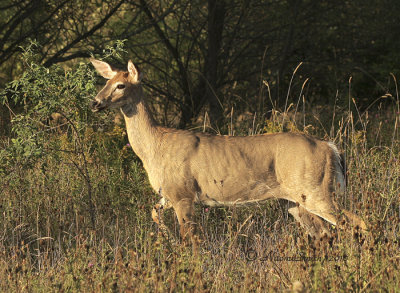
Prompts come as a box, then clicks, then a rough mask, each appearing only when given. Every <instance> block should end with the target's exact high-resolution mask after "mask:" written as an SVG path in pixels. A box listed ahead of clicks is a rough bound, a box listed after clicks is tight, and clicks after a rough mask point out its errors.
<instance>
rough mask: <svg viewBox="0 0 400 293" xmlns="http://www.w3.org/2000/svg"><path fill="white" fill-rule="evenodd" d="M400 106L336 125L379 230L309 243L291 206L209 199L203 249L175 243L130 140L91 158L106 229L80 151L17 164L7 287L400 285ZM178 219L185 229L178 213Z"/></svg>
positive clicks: (350, 200) (5, 205)
mask: <svg viewBox="0 0 400 293" xmlns="http://www.w3.org/2000/svg"><path fill="white" fill-rule="evenodd" d="M395 112H396V111H395ZM395 112H394V114H393V113H392V114H388V113H391V112H390V111H386V112H380V113H378V112H377V113H374V115H373V116H372V117H371V115H370V116H369V117H368V116H366V115H364V116H360V117H359V118H360V119H358V122H357V119H354V117H353V116H352V115H347V116H344V117H345V118H343V119H342V120H341V123H337V124H336V125H340V127H336V128H339V129H337V130H335V131H334V132H333V134H335V135H334V136H332V135H331V138H333V139H336V142H337V143H339V144H341V146H342V148H343V149H345V150H346V157H347V168H348V182H349V186H348V188H347V193H346V195H345V196H342V197H340V198H339V197H337V201H338V202H339V203H340V204H342V205H344V206H345V207H346V208H347V209H349V210H351V211H354V212H356V213H357V214H359V215H360V216H361V217H362V218H363V219H364V220H366V222H368V226H369V232H368V233H366V234H364V235H361V234H359V233H358V231H356V230H353V231H350V233H347V232H345V231H349V229H350V228H348V227H344V229H337V230H334V231H335V238H334V239H333V240H332V241H327V240H324V241H315V240H312V239H308V237H307V236H306V235H305V233H304V231H303V230H302V229H301V228H300V227H298V225H297V224H296V223H295V222H294V220H293V219H292V218H291V217H290V216H288V214H287V212H286V208H285V205H286V203H285V202H284V201H270V202H268V203H267V204H266V205H263V206H255V207H251V208H243V209H237V208H209V209H208V208H205V207H198V221H199V223H200V224H199V226H200V230H201V235H202V237H203V242H202V243H201V244H200V247H201V248H200V253H199V254H197V255H196V254H193V253H192V251H191V248H190V247H181V246H172V245H171V244H170V243H169V242H168V241H167V240H165V239H163V238H162V237H161V236H160V235H159V234H158V231H157V227H156V225H155V224H153V223H152V221H151V218H150V211H151V207H152V205H153V204H154V203H155V202H157V195H156V194H155V193H154V192H152V191H151V189H150V187H149V184H148V182H147V178H146V175H145V174H144V172H143V170H142V167H141V163H140V162H139V161H138V160H137V158H136V157H135V156H134V155H133V154H132V153H131V152H128V151H127V148H126V147H122V145H123V140H124V139H125V138H123V137H122V138H119V141H118V142H119V144H118V143H117V144H116V143H115V141H113V139H115V138H113V137H111V138H109V140H108V141H107V140H106V139H104V140H102V141H100V139H99V138H98V137H96V136H93V137H94V138H93V139H94V141H95V142H94V143H93V144H94V145H95V147H93V148H92V150H93V151H92V152H91V153H88V154H87V158H88V162H89V166H88V169H89V173H90V177H91V182H92V185H93V187H94V190H93V195H92V197H93V204H94V207H95V211H96V214H95V227H92V224H91V215H90V204H89V199H88V198H87V192H86V188H87V187H86V185H85V182H83V181H82V177H81V176H80V174H79V171H78V170H77V169H76V168H74V167H73V166H72V165H71V163H70V161H69V160H68V158H67V156H68V154H60V156H58V157H51V158H48V159H46V160H45V161H41V162H40V163H38V164H37V165H36V166H34V167H32V168H31V169H29V170H21V169H19V168H18V166H14V172H13V173H12V174H11V175H10V176H8V177H5V178H2V179H0V188H1V197H0V212H1V215H0V227H1V230H0V291H2V292H5V291H7V292H24V291H29V292H32V291H33V292H36V291H43V292H49V291H57V292H59V291H61V292H63V291H68V292H100V291H106V292H108V291H113V292H116V291H152V292H153V291H156V292H157V291H205V292H208V291H212V292H226V291H235V292H236V291H244V292H253V291H258V292H263V291H265V290H269V291H271V290H278V291H284V290H287V291H288V292H289V291H291V290H292V291H296V292H300V291H302V290H303V291H304V292H305V291H310V292H312V291H315V292H320V291H322V292H324V291H328V290H330V291H333V292H348V291H359V292H362V291H380V290H383V291H388V292H394V291H398V290H399V285H398V284H400V242H399V241H400V239H399V236H398V235H400V233H399V232H400V231H399V230H400V227H399V223H400V208H399V201H400V182H399V177H400V163H399V157H400V156H399V147H400V145H399V142H400V141H399V133H398V129H397V127H398V126H397V125H398V119H399V113H395ZM382 113H384V115H386V116H385V117H383V118H382V117H377V116H375V115H376V114H378V115H381V116H382V115H383V114H382ZM294 117H295V116H294ZM357 117H358V116H357ZM286 119H288V118H286ZM301 119H303V117H301ZM336 119H337V121H338V120H340V119H339V118H338V117H336ZM276 121H279V119H277V120H276ZM288 121H289V122H290V121H292V122H291V123H292V124H288V125H292V126H291V127H292V128H293V125H296V124H295V123H294V121H295V119H292V120H290V119H288ZM274 123H275V122H274ZM268 125H269V126H270V127H275V126H276V125H275V124H273V125H272V124H268V123H267V124H266V126H267V127H268ZM297 125H298V124H297ZM300 125H301V124H300ZM313 125H314V126H315V129H319V130H321V128H320V127H318V124H317V123H315V124H313ZM296 128H299V127H298V126H296ZM307 129H308V131H310V127H308V128H307ZM324 133H327V131H325V132H324V131H323V130H322V135H320V136H323V134H324ZM55 135H56V134H55ZM59 135H60V134H57V137H56V138H55V139H59V138H60V137H59ZM61 136H62V135H61ZM64 139H67V138H66V137H64ZM99 141H100V142H99ZM121 141H122V143H121ZM113 145H114V147H112V146H113ZM115 145H116V146H118V147H116V146H115ZM250 216H251V217H250ZM249 217H250V218H249ZM246 220H247V221H246ZM167 223H168V225H169V226H170V227H172V228H175V231H176V225H177V224H176V220H175V218H174V216H173V215H172V213H169V214H167Z"/></svg>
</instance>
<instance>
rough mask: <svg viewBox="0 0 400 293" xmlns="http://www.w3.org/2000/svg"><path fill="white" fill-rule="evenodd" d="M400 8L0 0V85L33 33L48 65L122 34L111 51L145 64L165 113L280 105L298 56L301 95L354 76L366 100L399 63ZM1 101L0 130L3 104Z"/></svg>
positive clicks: (230, 0)
mask: <svg viewBox="0 0 400 293" xmlns="http://www.w3.org/2000/svg"><path fill="white" fill-rule="evenodd" d="M399 12H400V3H399V2H398V1H394V0H381V1H370V0H367V1H365V0H363V1H361V0H355V1H348V0H338V1H327V0H322V1H310V0H286V1H274V0H245V1H244V0H239V1H238V0H220V1H217V0H208V1H199V0H195V1H186V0H175V1H145V0H136V1H134V0H130V1H129V0H121V1H111V0H106V1H96V0H93V1H79V0H75V1H65V0H7V1H2V4H1V5H0V28H1V29H0V86H4V85H5V83H6V82H8V81H11V80H13V79H15V78H18V77H19V76H21V74H22V72H23V71H24V70H25V66H24V64H23V63H22V58H21V54H22V49H21V46H22V47H25V46H27V45H28V44H29V42H30V40H36V41H37V42H38V43H39V44H40V52H39V54H38V62H39V63H40V64H42V65H44V66H45V67H50V66H51V65H53V64H61V65H62V66H64V67H70V66H72V64H74V63H76V62H78V61H79V60H80V59H82V58H88V57H90V55H91V53H94V54H95V56H100V55H101V54H102V52H104V50H105V49H106V47H107V46H112V45H113V44H115V42H116V41H117V40H125V41H124V44H125V46H124V47H125V50H126V52H125V54H123V56H122V58H119V59H113V58H110V60H108V61H111V62H114V63H115V64H116V65H120V66H125V64H126V61H127V60H128V59H132V60H133V61H134V62H135V63H136V64H138V65H139V66H140V68H142V70H144V71H145V73H146V81H147V83H146V87H147V90H148V92H149V94H150V96H151V97H152V100H153V106H154V107H155V108H154V109H156V110H157V112H158V113H159V120H160V122H162V123H163V124H167V125H175V126H180V127H187V126H189V125H191V124H193V122H194V121H195V120H196V119H197V118H198V117H199V116H201V115H204V111H207V112H208V114H209V116H210V118H211V122H212V124H213V125H221V122H225V117H226V115H227V113H228V112H230V111H231V108H232V107H234V109H235V111H236V113H241V112H245V111H250V112H252V113H254V112H257V113H262V114H266V115H268V113H269V112H268V111H270V110H271V108H273V107H274V108H275V109H278V110H282V109H283V108H284V106H285V104H287V102H289V103H290V102H292V101H294V102H295V99H297V97H292V96H290V95H289V97H288V98H289V100H288V101H286V94H287V90H288V84H289V80H290V78H291V75H292V73H293V70H294V69H295V68H296V66H297V65H298V64H299V63H300V62H303V64H302V66H301V68H300V69H299V71H298V72H297V74H298V76H297V77H298V78H297V79H296V80H295V82H294V84H293V85H292V86H293V87H296V86H297V87H298V88H300V87H301V85H302V84H303V82H304V80H305V78H310V80H309V81H308V83H307V87H306V89H305V90H306V93H307V101H306V102H307V106H308V107H315V106H316V105H329V104H330V105H332V104H334V103H335V100H336V99H338V100H339V101H338V103H339V104H340V103H345V100H346V99H347V91H348V79H349V77H350V76H352V78H353V79H352V81H353V88H354V91H353V95H354V96H355V98H356V99H357V102H358V105H359V106H360V107H361V108H363V107H364V108H365V107H367V106H368V105H369V104H370V103H371V102H372V101H374V100H375V99H376V98H377V97H379V96H380V95H382V94H385V93H386V92H388V91H389V90H390V89H391V88H392V87H393V86H394V85H393V80H392V79H391V78H390V75H389V73H390V72H393V73H394V74H395V75H396V74H398V73H399V66H398V64H399V61H400V53H399V50H398V48H400V44H399V42H400V41H399V38H398V36H397V34H398V32H399V31H400V19H399V18H400V13H399ZM263 80H264V81H268V84H269V86H270V91H269V92H268V91H266V90H265V89H264V88H263V86H262V81H263ZM294 92H296V91H294ZM269 93H270V95H271V98H269V96H267V95H269ZM296 95H297V94H296ZM343 96H346V98H345V97H343ZM341 97H343V98H341ZM272 103H273V104H274V105H272ZM1 113H2V117H1V121H2V125H1V126H2V130H3V133H4V131H6V128H7V127H6V126H7V123H6V122H7V117H8V111H6V109H4V108H3V109H2V112H1Z"/></svg>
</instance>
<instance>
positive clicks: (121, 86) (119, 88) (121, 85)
mask: <svg viewBox="0 0 400 293" xmlns="http://www.w3.org/2000/svg"><path fill="white" fill-rule="evenodd" d="M115 88H116V89H117V90H123V89H125V84H123V83H118V84H117V85H116V86H115Z"/></svg>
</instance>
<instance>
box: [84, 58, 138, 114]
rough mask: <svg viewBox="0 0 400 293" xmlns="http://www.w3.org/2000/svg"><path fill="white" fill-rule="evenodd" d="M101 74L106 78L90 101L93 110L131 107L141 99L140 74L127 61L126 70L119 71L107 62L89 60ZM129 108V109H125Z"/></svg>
mask: <svg viewBox="0 0 400 293" xmlns="http://www.w3.org/2000/svg"><path fill="white" fill-rule="evenodd" d="M90 61H91V62H92V64H93V66H94V67H95V68H96V70H97V71H98V72H99V73H100V75H101V76H103V77H104V78H106V79H108V81H107V83H106V85H105V86H104V88H103V89H102V90H101V91H100V92H99V93H98V94H97V96H96V97H95V98H94V100H93V101H92V103H91V108H92V111H93V112H98V111H101V110H104V109H107V108H109V109H115V108H121V109H122V110H124V108H127V107H128V108H129V107H132V105H135V104H137V103H138V101H139V100H140V99H141V97H142V95H141V84H140V80H141V74H140V72H139V70H138V69H137V68H136V67H135V65H133V63H132V61H129V62H128V71H120V70H117V69H115V68H113V67H111V66H110V65H109V64H108V63H106V62H103V61H99V60H96V59H91V60H90ZM125 110H129V109H125Z"/></svg>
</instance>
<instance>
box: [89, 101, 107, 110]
mask: <svg viewBox="0 0 400 293" xmlns="http://www.w3.org/2000/svg"><path fill="white" fill-rule="evenodd" d="M90 107H91V108H92V111H93V112H98V111H101V110H103V109H104V108H105V105H104V103H103V102H101V101H98V100H93V101H92V102H91V103H90Z"/></svg>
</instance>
